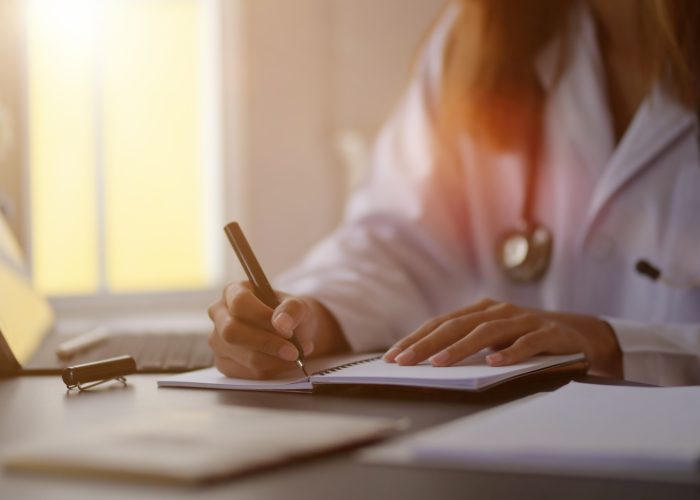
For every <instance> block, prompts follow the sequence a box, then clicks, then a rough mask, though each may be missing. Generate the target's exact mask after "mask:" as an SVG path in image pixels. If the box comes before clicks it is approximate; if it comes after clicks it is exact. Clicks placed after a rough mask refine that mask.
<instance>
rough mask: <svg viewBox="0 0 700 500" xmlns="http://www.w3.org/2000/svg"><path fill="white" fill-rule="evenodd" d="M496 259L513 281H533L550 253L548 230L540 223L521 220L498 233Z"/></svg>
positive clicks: (544, 270) (544, 267)
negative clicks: (501, 233)
mask: <svg viewBox="0 0 700 500" xmlns="http://www.w3.org/2000/svg"><path fill="white" fill-rule="evenodd" d="M496 251H497V254H498V255H497V259H496V260H497V261H498V263H499V264H500V266H501V268H502V269H503V272H504V273H505V274H506V276H508V277H509V278H510V279H512V280H513V281H517V282H521V283H529V282H534V281H537V280H539V279H540V278H542V276H544V273H545V272H546V271H547V268H548V267H549V261H550V259H551V255H552V233H551V232H550V231H549V229H547V228H546V227H544V226H542V225H540V224H528V223H526V222H522V223H521V224H520V225H519V227H518V228H517V229H513V230H512V231H509V232H507V233H505V234H504V235H503V237H501V239H500V240H499V245H498V248H497V250H496Z"/></svg>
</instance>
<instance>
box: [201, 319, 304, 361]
mask: <svg viewBox="0 0 700 500" xmlns="http://www.w3.org/2000/svg"><path fill="white" fill-rule="evenodd" d="M225 314H226V311H221V312H216V313H215V316H216V317H217V320H216V321H215V323H214V325H215V326H214V335H213V338H211V339H210V345H211V347H212V349H214V352H216V353H217V354H219V355H221V356H227V357H235V356H236V355H237V354H238V353H239V352H240V350H241V349H243V350H250V351H253V352H259V353H263V354H267V355H269V356H273V357H276V358H279V359H281V360H285V361H295V360H296V359H297V357H298V356H299V353H298V352H297V349H296V347H294V344H292V343H291V342H289V341H287V340H285V339H283V338H282V337H280V336H279V335H277V334H275V333H272V332H268V331H265V330H260V329H259V328H256V327H253V326H250V325H248V324H247V323H243V322H241V321H238V320H236V319H235V318H231V317H223V318H222V317H221V316H220V315H225Z"/></svg>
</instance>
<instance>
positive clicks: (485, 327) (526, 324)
mask: <svg viewBox="0 0 700 500" xmlns="http://www.w3.org/2000/svg"><path fill="white" fill-rule="evenodd" d="M539 324H540V322H539V320H538V319H537V318H536V317H535V316H534V315H529V314H523V315H520V316H516V317H514V318H506V319H496V320H492V321H487V322H485V323H481V324H479V325H478V326H477V327H476V328H474V329H473V330H472V331H471V332H470V333H469V334H468V335H466V336H462V338H460V339H459V340H457V341H456V342H453V343H450V344H449V345H447V346H445V347H444V348H442V349H441V350H440V351H439V352H437V354H434V355H433V356H432V357H430V362H431V364H432V365H433V366H448V365H451V364H453V363H456V362H458V361H461V360H463V359H464V358H466V357H467V356H471V355H472V354H474V353H477V352H479V351H481V350H482V349H485V348H487V347H492V346H494V345H505V344H511V343H513V341H516V342H517V340H516V339H518V338H522V337H521V336H522V335H524V334H527V333H528V332H532V331H533V330H534V329H536V328H537V327H538V325H539ZM436 334H438V332H436ZM421 348H422V346H416V347H414V348H412V349H414V350H418V357H419V358H423V359H425V358H427V357H428V356H429V355H430V354H426V353H430V352H435V350H433V349H429V348H428V349H422V350H421Z"/></svg>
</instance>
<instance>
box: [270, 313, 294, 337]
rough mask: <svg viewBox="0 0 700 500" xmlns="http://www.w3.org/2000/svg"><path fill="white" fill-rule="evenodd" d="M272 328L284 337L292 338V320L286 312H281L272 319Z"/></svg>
mask: <svg viewBox="0 0 700 500" xmlns="http://www.w3.org/2000/svg"><path fill="white" fill-rule="evenodd" d="M272 326H274V327H275V329H276V330H277V331H278V332H280V333H281V334H282V335H283V336H284V337H287V338H289V337H291V336H292V328H293V327H294V319H292V317H291V316H290V315H289V314H287V313H286V312H281V313H278V314H277V315H275V317H274V318H272Z"/></svg>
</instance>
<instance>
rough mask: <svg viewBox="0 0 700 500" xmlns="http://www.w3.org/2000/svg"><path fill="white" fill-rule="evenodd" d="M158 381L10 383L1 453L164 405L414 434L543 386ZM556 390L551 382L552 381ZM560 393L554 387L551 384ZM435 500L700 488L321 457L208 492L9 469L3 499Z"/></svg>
mask: <svg viewBox="0 0 700 500" xmlns="http://www.w3.org/2000/svg"><path fill="white" fill-rule="evenodd" d="M156 378H157V377H156V376H152V375H140V376H134V375H132V376H130V377H129V386H128V387H127V388H120V387H119V386H116V385H115V386H114V388H113V389H107V390H102V391H99V392H92V393H83V394H78V393H71V394H70V395H67V394H66V391H65V386H63V384H62V382H61V380H60V378H59V377H25V378H15V379H4V380H0V448H1V449H4V448H5V447H6V446H7V445H9V444H12V443H19V442H22V441H23V440H25V439H27V438H29V437H32V436H35V435H44V434H46V435H49V434H55V433H60V432H63V431H66V430H69V429H71V428H74V427H82V426H89V425H90V424H93V423H94V422H103V421H110V420H118V419H120V418H124V417H127V416H131V415H134V414H136V415H138V413H139V412H146V411H150V410H154V409H161V410H162V409H170V408H192V407H204V406H210V405H240V406H256V407H264V408H285V409H300V410H302V409H303V410H311V411H320V412H337V413H348V414H358V415H377V416H408V417H410V418H411V420H412V422H413V427H412V430H417V429H421V428H424V427H427V426H430V425H434V424H437V423H440V422H445V421H448V420H450V419H454V418H456V417H459V416H462V415H467V414H470V413H473V412H476V411H479V410H482V409H485V408H489V407H492V406H494V405H496V404H500V403H503V402H505V401H509V400H513V399H515V398H517V397H519V396H523V395H526V394H528V393H532V392H535V391H537V390H541V389H542V388H543V387H542V386H540V387H536V386H529V387H526V386H521V387H516V388H507V389H502V390H499V391H497V392H495V393H492V394H486V395H469V394H465V395H461V394H460V395H455V394H449V395H447V396H445V395H435V394H434V393H430V392H425V393H415V392H400V393H391V394H387V393H381V392H377V391H372V392H370V393H367V392H366V391H356V390H345V391H343V392H342V393H340V394H338V393H333V394H313V395H311V394H308V395H307V394H263V393H243V392H232V391H228V392H224V391H208V390H189V389H158V388H157V387H156ZM549 385H550V386H551V385H552V384H551V383H550V384H549ZM550 388H551V387H550ZM191 497H196V498H198V499H224V498H225V499H232V498H236V499H256V500H259V499H267V498H270V499H285V500H286V499H290V500H291V499H305V500H306V499H369V498H387V499H389V498H397V499H414V498H415V499H419V498H420V499H425V498H431V499H434V500H441V499H443V498H477V499H480V498H488V499H496V498H504V499H511V498H517V499H519V500H523V499H538V500H539V499H542V498H566V499H567V500H574V499H579V498H580V499H586V500H591V499H596V500H599V499H604V498H634V499H635V500H643V499H652V498H659V499H661V498H664V499H668V498H673V499H675V500H682V499H693V500H697V499H698V498H700V487H699V486H690V485H673V484H659V483H643V482H631V481H620V480H602V479H587V478H574V477H561V476H538V475H520V474H503V473H486V472H480V471H468V472H459V471H440V470H423V469H418V468H399V467H390V466H374V465H365V464H361V463H358V462H357V461H355V460H354V458H353V453H352V452H344V453H340V454H336V455H332V456H329V457H323V458H318V459H315V460H311V461H307V462H303V463H300V464H296V465H292V466H287V467H283V468H278V469H274V470H270V471H266V472H261V473H258V474H253V475H249V476H246V477H243V478H238V479H233V480H230V481H226V482H222V483H216V484H214V485H211V486H207V487H202V488H191V489H187V488H178V487H174V486H172V487H171V486H155V485H143V484H138V483H119V482H109V481H99V480H84V479H75V478H61V477H50V476H42V475H29V474H26V475H25V474H17V473H13V474H10V473H5V472H4V471H0V498H2V499H7V500H21V499H30V498H32V499H33V498H37V499H47V500H64V499H65V500H79V499H94V498H99V499H100V500H110V499H120V500H121V499H125V498H131V499H136V498H139V499H141V498H144V499H156V498H163V499H166V498H167V499H179V498H191Z"/></svg>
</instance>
